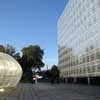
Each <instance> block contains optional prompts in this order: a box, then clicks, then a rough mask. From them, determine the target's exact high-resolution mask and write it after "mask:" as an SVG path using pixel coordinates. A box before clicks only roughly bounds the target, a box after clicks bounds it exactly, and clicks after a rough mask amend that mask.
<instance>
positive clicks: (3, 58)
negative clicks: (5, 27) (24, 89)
mask: <svg viewBox="0 0 100 100" xmlns="http://www.w3.org/2000/svg"><path fill="white" fill-rule="evenodd" d="M21 76H22V69H21V66H20V65H19V64H18V63H17V61H16V60H14V59H13V58H12V57H11V56H9V55H7V54H4V53H0V88H7V87H14V86H16V85H17V84H18V82H19V80H20V79H21Z"/></svg>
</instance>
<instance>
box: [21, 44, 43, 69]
mask: <svg viewBox="0 0 100 100" xmlns="http://www.w3.org/2000/svg"><path fill="white" fill-rule="evenodd" d="M22 53H23V59H24V60H25V62H26V63H27V65H28V66H29V67H31V68H36V69H37V68H38V69H39V70H40V69H41V67H43V66H44V63H43V61H42V59H43V55H44V51H43V50H42V49H41V48H40V46H38V45H30V46H28V47H25V48H23V49H22Z"/></svg>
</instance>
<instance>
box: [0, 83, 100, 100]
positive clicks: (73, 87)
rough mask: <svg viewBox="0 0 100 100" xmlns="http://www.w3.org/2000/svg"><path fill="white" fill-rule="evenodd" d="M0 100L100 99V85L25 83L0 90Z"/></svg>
mask: <svg viewBox="0 0 100 100" xmlns="http://www.w3.org/2000/svg"><path fill="white" fill-rule="evenodd" d="M0 100H100V86H91V85H79V84H67V83H66V84H59V85H57V84H54V85H51V84H47V83H38V84H36V85H34V84H27V83H26V84H19V85H18V86H17V87H16V88H12V89H11V90H7V91H5V92H0Z"/></svg>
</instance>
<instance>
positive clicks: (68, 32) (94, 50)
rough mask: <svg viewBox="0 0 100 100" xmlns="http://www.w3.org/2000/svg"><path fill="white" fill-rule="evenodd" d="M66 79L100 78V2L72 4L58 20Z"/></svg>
mask: <svg viewBox="0 0 100 100" xmlns="http://www.w3.org/2000/svg"><path fill="white" fill-rule="evenodd" d="M58 46H59V47H58V48H59V69H60V72H61V76H62V77H66V78H68V77H98V76H100V0H69V2H68V4H67V5H66V7H65V9H64V11H63V13H62V15H61V16H60V18H59V20H58Z"/></svg>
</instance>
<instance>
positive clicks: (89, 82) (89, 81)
mask: <svg viewBox="0 0 100 100" xmlns="http://www.w3.org/2000/svg"><path fill="white" fill-rule="evenodd" d="M90 84H91V80H90V77H88V85H90Z"/></svg>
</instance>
